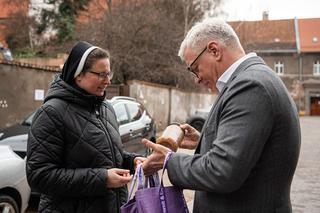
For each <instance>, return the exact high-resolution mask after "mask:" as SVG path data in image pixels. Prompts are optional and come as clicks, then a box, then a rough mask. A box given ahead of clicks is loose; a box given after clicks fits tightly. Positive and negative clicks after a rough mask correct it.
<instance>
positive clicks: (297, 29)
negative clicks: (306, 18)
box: [294, 17, 302, 111]
mask: <svg viewBox="0 0 320 213" xmlns="http://www.w3.org/2000/svg"><path fill="white" fill-rule="evenodd" d="M294 30H295V34H296V45H297V52H298V58H299V61H298V65H299V84H300V85H302V55H301V49H300V34H299V23H298V19H297V17H295V18H294ZM300 85H299V86H300ZM300 94H301V92H300V88H299V93H298V108H299V111H300V110H301V96H300Z"/></svg>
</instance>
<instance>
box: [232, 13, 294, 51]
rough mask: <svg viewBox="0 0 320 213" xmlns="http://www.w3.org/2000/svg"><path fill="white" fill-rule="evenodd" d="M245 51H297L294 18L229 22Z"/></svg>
mask: <svg viewBox="0 0 320 213" xmlns="http://www.w3.org/2000/svg"><path fill="white" fill-rule="evenodd" d="M229 24H230V25H231V26H232V27H233V29H234V30H235V31H236V33H237V35H238V36H239V39H240V42H241V44H242V46H243V48H244V49H245V50H246V51H255V52H297V47H296V38H295V27H294V19H285V20H261V21H236V22H229Z"/></svg>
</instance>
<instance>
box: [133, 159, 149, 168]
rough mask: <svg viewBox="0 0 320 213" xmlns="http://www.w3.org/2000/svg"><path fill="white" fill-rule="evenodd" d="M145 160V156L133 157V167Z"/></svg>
mask: <svg viewBox="0 0 320 213" xmlns="http://www.w3.org/2000/svg"><path fill="white" fill-rule="evenodd" d="M145 160H147V158H144V157H135V158H134V160H133V164H134V169H136V168H137V166H138V165H139V164H140V163H143V162H144V161H145Z"/></svg>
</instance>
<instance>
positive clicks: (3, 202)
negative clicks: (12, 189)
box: [0, 195, 19, 213]
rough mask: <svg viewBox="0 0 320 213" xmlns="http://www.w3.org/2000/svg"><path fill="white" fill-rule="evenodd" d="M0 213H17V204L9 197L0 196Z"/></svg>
mask: <svg viewBox="0 0 320 213" xmlns="http://www.w3.org/2000/svg"><path fill="white" fill-rule="evenodd" d="M0 212H8V213H18V212H19V208H18V204H17V202H16V201H15V200H14V199H13V198H12V197H10V196H7V195H0Z"/></svg>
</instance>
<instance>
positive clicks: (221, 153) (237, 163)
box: [168, 80, 274, 193]
mask: <svg viewBox="0 0 320 213" xmlns="http://www.w3.org/2000/svg"><path fill="white" fill-rule="evenodd" d="M229 89H230V90H229V91H228V93H227V94H226V98H224V101H223V102H222V103H220V104H223V107H222V108H220V109H221V112H220V116H219V120H218V121H214V122H218V123H219V125H218V128H217V130H214V127H213V125H212V126H210V125H208V126H207V128H206V129H205V130H204V131H206V137H205V138H204V140H203V141H202V142H201V143H202V144H203V143H204V144H210V147H211V148H210V149H209V150H208V151H207V152H206V153H204V154H195V155H193V156H191V155H187V154H182V153H174V154H173V155H172V158H171V159H170V160H169V162H168V175H169V179H170V181H171V182H172V183H173V184H174V185H176V186H179V187H181V188H187V189H193V190H202V191H211V192H218V193H229V192H232V191H235V190H237V189H238V188H240V187H241V185H242V184H243V182H244V181H245V180H246V179H247V177H248V176H249V173H250V171H251V169H252V168H253V167H254V165H255V164H256V162H257V161H258V159H259V157H260V155H261V153H262V150H263V147H264V145H265V143H266V141H267V140H268V138H269V136H270V133H271V130H272V123H273V122H274V121H273V113H274V112H273V106H272V102H271V97H270V95H269V94H268V91H267V90H266V89H265V88H264V87H263V86H262V85H261V84H260V83H258V82H252V80H251V81H250V80H241V81H239V82H237V83H235V84H234V85H233V87H232V89H231V88H229ZM210 128H211V129H210ZM214 131H216V137H210V134H212V133H213V132H214ZM210 138H211V140H210ZM212 138H214V139H212Z"/></svg>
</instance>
